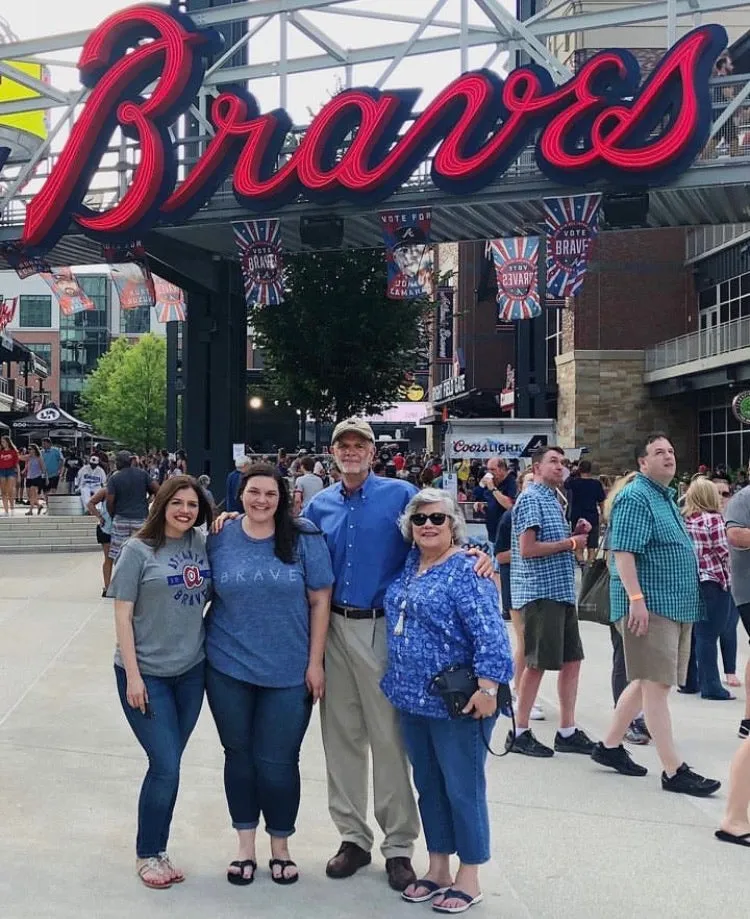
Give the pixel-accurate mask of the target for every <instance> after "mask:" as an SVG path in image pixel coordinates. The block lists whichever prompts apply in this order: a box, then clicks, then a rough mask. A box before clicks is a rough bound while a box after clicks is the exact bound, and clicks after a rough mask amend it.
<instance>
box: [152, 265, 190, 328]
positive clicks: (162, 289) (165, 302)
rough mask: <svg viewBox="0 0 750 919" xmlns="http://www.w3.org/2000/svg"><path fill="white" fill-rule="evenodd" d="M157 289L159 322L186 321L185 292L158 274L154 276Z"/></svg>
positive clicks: (157, 315) (157, 316)
mask: <svg viewBox="0 0 750 919" xmlns="http://www.w3.org/2000/svg"><path fill="white" fill-rule="evenodd" d="M153 277H154V288H155V291H156V318H157V319H158V320H159V322H184V321H185V320H186V319H187V306H186V305H185V294H184V292H183V290H182V289H181V288H179V287H178V286H177V285H176V284H170V283H169V281H165V280H164V278H160V277H159V276H158V275H157V274H155V275H154V276H153Z"/></svg>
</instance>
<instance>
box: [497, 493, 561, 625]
mask: <svg viewBox="0 0 750 919" xmlns="http://www.w3.org/2000/svg"><path fill="white" fill-rule="evenodd" d="M530 529H535V530H536V531H537V533H536V538H537V540H538V541H539V542H558V541H559V540H561V539H568V538H570V524H569V523H568V521H567V520H566V519H565V514H564V513H563V509H562V507H560V502H559V501H558V500H557V496H556V494H555V492H554V491H553V490H552V489H551V488H549V487H548V486H547V485H539V484H537V483H536V482H532V483H531V484H530V485H527V486H526V489H525V491H523V492H522V493H521V496H520V497H519V499H518V500H517V501H516V503H515V505H514V506H513V532H512V534H511V543H510V594H511V599H512V601H513V609H521V607H522V606H525V605H526V604H527V603H531V601H532V600H557V602H558V603H573V604H575V602H576V587H575V558H574V555H573V551H572V550H571V551H570V552H557V553H556V554H555V555H548V556H546V558H521V552H520V548H519V541H520V538H521V534H522V533H525V532H526V530H530Z"/></svg>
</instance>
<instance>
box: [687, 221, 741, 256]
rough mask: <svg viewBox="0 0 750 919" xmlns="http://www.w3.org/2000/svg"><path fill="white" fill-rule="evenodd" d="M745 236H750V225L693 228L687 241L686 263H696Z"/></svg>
mask: <svg viewBox="0 0 750 919" xmlns="http://www.w3.org/2000/svg"><path fill="white" fill-rule="evenodd" d="M745 236H750V223H721V224H718V225H716V226H705V227H693V228H692V229H690V230H688V233H687V237H686V240H685V261H686V262H696V261H698V260H699V259H702V258H705V257H706V256H707V255H709V254H710V253H712V252H717V251H718V250H719V249H723V248H725V247H726V246H728V245H730V244H731V243H733V242H735V241H736V240H739V239H741V238H742V237H745Z"/></svg>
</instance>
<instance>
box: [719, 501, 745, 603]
mask: <svg viewBox="0 0 750 919" xmlns="http://www.w3.org/2000/svg"><path fill="white" fill-rule="evenodd" d="M724 519H725V520H726V523H727V530H731V529H732V527H748V529H750V486H746V487H745V488H743V489H742V491H739V492H737V494H736V495H735V496H734V497H733V498H730V499H729V502H728V504H727V508H726V510H725V511H724ZM729 564H730V568H731V574H732V597H733V598H734V602H735V603H736V604H737V606H740V605H741V604H743V603H750V549H735V548H734V546H733V545H732V544H731V543H730V545H729Z"/></svg>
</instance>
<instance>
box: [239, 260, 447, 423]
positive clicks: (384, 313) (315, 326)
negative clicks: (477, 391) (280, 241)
mask: <svg viewBox="0 0 750 919" xmlns="http://www.w3.org/2000/svg"><path fill="white" fill-rule="evenodd" d="M285 281H286V293H285V300H284V303H283V304H281V306H259V305H255V306H253V307H251V309H250V312H249V317H248V321H249V323H250V325H251V327H252V329H253V333H254V335H255V336H256V340H257V343H258V345H259V346H260V347H261V348H262V349H263V350H264V355H265V361H266V368H267V370H268V371H269V375H270V381H271V384H272V386H273V388H274V391H275V393H276V394H277V395H278V397H279V398H280V399H285V400H289V401H290V402H292V404H294V405H298V406H300V407H302V408H304V409H307V410H308V411H310V412H311V413H312V414H313V415H314V416H315V417H316V418H318V419H327V418H332V419H334V420H341V419H342V418H346V417H348V416H349V415H351V414H354V413H356V412H362V411H367V412H377V411H380V410H381V409H383V408H384V407H385V406H387V405H389V404H390V403H393V402H395V401H397V400H398V399H399V389H400V388H401V386H402V385H403V382H404V374H405V373H406V372H407V371H410V370H413V369H414V368H415V367H416V365H417V364H418V363H419V361H420V359H421V358H423V356H424V354H425V352H426V348H427V340H426V334H425V320H426V317H427V315H428V314H429V311H430V309H431V307H430V305H429V304H428V303H427V302H426V301H420V300H412V301H396V300H389V299H388V298H387V297H386V295H385V292H386V268H385V258H384V255H383V251H382V249H357V250H345V251H343V252H328V251H321V252H305V253H299V254H292V255H290V256H287V259H286V264H285Z"/></svg>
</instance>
